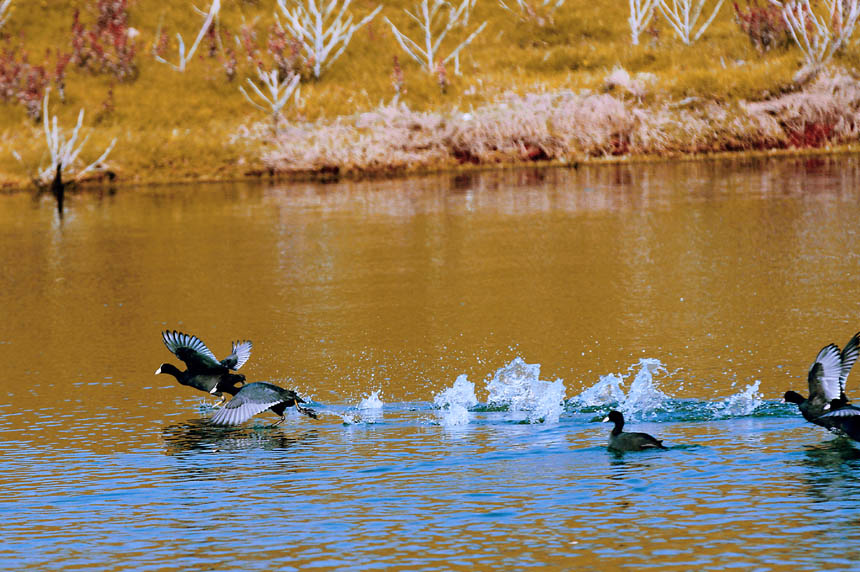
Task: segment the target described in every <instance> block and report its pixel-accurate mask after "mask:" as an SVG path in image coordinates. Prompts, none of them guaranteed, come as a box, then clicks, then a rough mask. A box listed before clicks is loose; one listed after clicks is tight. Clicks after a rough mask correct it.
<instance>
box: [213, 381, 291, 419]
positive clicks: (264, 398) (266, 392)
mask: <svg viewBox="0 0 860 572" xmlns="http://www.w3.org/2000/svg"><path fill="white" fill-rule="evenodd" d="M283 402H284V398H283V396H282V394H281V391H280V388H278V387H276V386H274V385H271V384H268V383H262V382H255V383H249V384H248V385H246V386H244V387H242V389H240V390H239V392H238V393H237V394H236V395H235V396H234V397H233V399H231V400H230V401H228V402H227V404H226V405H224V407H222V408H221V409H220V410H218V411H217V412H216V413H215V414H214V415H213V416H212V417H211V418H210V419H209V422H210V423H212V424H213V425H239V424H241V423H244V422H245V421H247V420H248V419H250V418H251V417H253V416H254V415H256V414H258V413H262V412H263V411H265V410H267V409H269V408H271V407H274V406H275V405H278V404H279V403H283Z"/></svg>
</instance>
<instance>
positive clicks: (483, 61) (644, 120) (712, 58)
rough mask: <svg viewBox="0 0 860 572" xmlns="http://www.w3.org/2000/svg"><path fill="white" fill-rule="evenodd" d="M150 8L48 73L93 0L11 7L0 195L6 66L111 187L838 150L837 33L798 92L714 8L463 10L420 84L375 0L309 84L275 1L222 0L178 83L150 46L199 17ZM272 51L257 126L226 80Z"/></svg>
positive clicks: (16, 116)
mask: <svg viewBox="0 0 860 572" xmlns="http://www.w3.org/2000/svg"><path fill="white" fill-rule="evenodd" d="M103 1H104V0H103ZM162 4H163V3H160V2H156V1H154V0H129V2H128V6H127V8H128V11H127V14H128V20H127V25H128V27H130V28H133V29H134V31H133V32H132V34H131V36H133V44H132V45H133V47H134V54H133V55H132V56H129V54H128V52H125V53H124V54H123V55H122V57H119V56H117V57H115V58H114V60H115V61H111V60H110V57H111V49H113V48H112V47H111V45H108V46H107V48H105V46H104V45H102V46H101V47H102V48H103V49H104V51H106V52H107V56H108V57H107V61H108V63H107V64H104V63H101V64H100V63H99V62H94V58H93V57H90V59H89V61H86V62H83V63H80V62H77V61H75V58H74V57H73V58H72V60H71V61H69V63H68V65H67V66H66V67H65V70H64V72H63V73H62V74H61V75H62V81H60V80H59V79H58V77H57V75H58V74H57V73H56V70H57V64H58V62H59V63H62V62H63V61H64V59H65V58H66V57H68V55H70V54H72V53H73V52H74V51H75V46H74V42H75V39H76V38H78V39H80V38H81V37H86V34H81V33H80V30H81V29H83V30H84V31H85V32H89V31H92V30H96V29H97V19H98V16H99V10H98V5H99V3H98V2H96V1H95V0H92V1H87V2H85V1H82V0H76V1H72V2H60V1H58V0H33V1H28V2H25V1H23V0H17V1H16V2H14V3H13V12H12V14H11V16H10V17H9V19H8V21H7V22H6V24H5V26H4V27H3V29H2V34H3V38H2V45H0V52H2V56H0V84H2V81H3V78H4V77H5V78H6V79H5V81H6V84H7V85H11V84H14V85H16V86H17V89H18V90H19V91H24V92H26V93H25V94H24V96H21V95H12V96H9V95H8V93H7V95H6V97H5V98H0V185H3V186H23V185H27V184H28V182H29V178H28V175H27V172H26V170H25V168H24V167H23V166H22V165H21V163H19V162H18V161H17V160H16V159H15V158H14V157H13V155H12V151H17V152H18V153H19V154H20V155H21V157H22V159H23V161H24V164H25V165H28V166H29V167H30V168H31V169H33V168H35V166H36V165H38V164H39V163H40V161H44V157H45V142H44V134H43V132H42V124H41V122H40V119H39V117H38V115H39V114H38V107H39V106H38V105H34V104H33V102H34V101H41V99H40V93H41V92H39V89H38V88H39V87H40V86H39V85H28V82H27V81H25V80H23V79H21V78H19V80H18V83H17V84H15V83H14V81H13V80H10V79H9V78H10V77H11V76H12V75H14V73H15V72H14V71H10V70H16V69H17V70H18V72H17V73H18V74H19V75H21V74H24V73H30V74H31V75H34V76H35V77H36V79H35V80H33V81H30V82H29V83H30V84H33V83H34V82H35V83H36V84H38V83H39V82H38V81H37V80H38V71H34V70H38V69H39V68H42V69H43V70H44V74H43V76H44V81H43V83H44V85H43V86H42V88H43V89H44V87H47V86H50V88H51V92H50V98H51V99H50V113H51V114H56V115H57V116H58V121H59V123H60V124H61V125H63V126H67V128H69V129H71V127H73V126H74V123H75V119H76V117H77V114H78V111H79V110H80V109H81V108H83V109H85V110H86V117H85V120H84V125H85V127H86V128H87V129H89V132H90V138H89V140H88V142H87V145H86V147H84V150H83V151H82V154H81V157H82V158H83V159H84V160H88V161H92V160H94V159H95V158H96V157H97V156H98V155H99V154H100V153H101V151H102V150H103V149H104V148H105V147H106V146H107V145H108V144H109V142H110V141H111V140H113V139H114V138H115V139H116V140H117V142H116V146H115V148H114V150H113V152H112V153H111V155H110V157H109V160H108V166H109V168H110V169H111V171H113V172H114V173H116V175H117V176H118V177H119V179H120V180H121V181H126V182H160V181H175V180H204V179H228V178H240V177H246V176H256V175H258V174H260V173H269V172H283V173H291V174H301V175H307V174H309V173H311V174H312V173H323V174H331V173H339V174H343V173H349V172H367V171H372V172H383V173H384V172H387V171H390V170H392V169H394V170H398V171H399V170H404V171H408V170H410V169H416V168H420V169H432V168H437V167H449V166H454V165H458V164H463V163H468V164H475V163H477V164H484V163H499V162H517V161H535V160H553V161H581V160H588V159H589V158H595V157H596V158H600V157H606V156H630V155H671V154H690V153H708V152H721V151H737V150H760V149H768V148H776V149H791V148H809V147H822V146H827V145H832V144H845V143H848V144H850V143H852V142H853V141H856V130H855V127H854V125H855V124H856V123H855V121H854V115H856V109H857V108H858V106H860V97H858V95H857V94H855V93H854V91H855V88H854V83H856V82H855V80H854V79H853V77H852V74H853V70H854V69H855V67H856V65H855V64H856V62H858V61H860V47H858V46H857V44H856V42H855V43H852V44H849V45H847V46H846V47H845V48H844V49H843V50H841V51H840V52H839V53H838V54H837V56H836V58H835V59H834V61H833V62H832V64H831V66H832V67H833V69H836V70H838V71H836V72H831V73H827V74H825V75H824V76H823V78H819V79H817V80H813V81H809V82H805V83H804V82H798V81H795V79H794V76H795V74H796V73H797V72H798V70H799V69H800V67H801V64H802V54H801V53H800V51H799V50H798V49H797V48H796V47H795V46H794V45H793V44H792V43H791V42H789V41H787V36H783V37H782V39H781V40H780V41H778V42H774V45H773V47H771V48H770V49H767V50H763V49H761V48H760V47H757V46H756V45H755V44H754V42H753V41H751V38H750V35H749V34H748V33H745V32H744V30H743V29H742V27H741V26H740V25H739V23H738V20H737V17H736V15H735V10H734V9H733V7H732V6H730V5H724V6H723V7H722V9H721V11H720V13H719V14H718V15H717V17H716V19H715V20H714V22H713V23H712V24H711V26H710V27H709V28H708V29H707V31H706V32H705V33H704V35H703V36H702V37H701V38H700V39H699V40H698V41H697V42H695V43H694V44H692V45H689V46H688V45H684V44H683V43H682V42H681V41H680V40H678V38H677V37H676V36H675V35H674V34H673V32H672V30H671V28H670V27H669V25H668V24H667V23H666V22H665V21H664V20H663V19H662V17H661V16H660V15H659V14H656V15H655V17H654V20H653V22H652V24H651V26H650V28H649V29H648V30H647V31H646V33H645V34H643V36H642V40H641V45H638V46H633V45H631V42H630V29H629V26H628V24H627V17H628V5H627V2H626V1H623V0H613V1H612V2H591V1H587V0H567V1H566V2H565V3H564V4H563V5H562V6H561V7H560V8H558V9H557V10H556V11H555V12H554V13H553V14H552V18H551V21H550V18H549V17H548V14H544V20H545V21H544V22H543V25H541V23H539V22H538V21H537V18H530V17H525V18H522V17H518V16H516V15H515V14H512V13H511V12H509V11H506V10H504V9H502V8H501V7H500V6H499V5H498V4H497V3H495V2H491V1H489V0H482V1H481V2H478V3H476V5H475V7H474V10H473V11H472V14H471V16H470V24H469V26H467V27H466V28H465V29H463V30H459V29H455V30H452V31H451V32H450V40H448V41H450V42H451V43H450V44H447V43H446V44H443V53H444V50H445V49H451V48H450V47H449V46H454V45H456V44H457V41H458V40H462V39H463V37H464V36H465V34H466V33H467V32H469V31H471V30H474V29H475V28H477V26H478V25H479V24H480V23H482V22H487V24H486V27H485V28H484V30H483V31H482V32H481V33H480V34H479V35H478V36H477V37H476V39H475V40H474V41H473V42H472V43H471V44H470V45H469V46H467V47H466V48H464V50H463V52H462V53H461V56H460V58H459V60H460V64H459V67H460V70H461V74H460V75H457V74H456V73H455V72H454V64H453V61H451V62H449V63H448V64H447V65H446V66H445V68H444V70H435V71H434V72H433V73H428V72H427V71H425V70H423V69H421V68H420V67H419V65H418V64H417V63H416V62H415V61H413V60H412V59H410V58H409V56H408V55H406V54H405V52H403V50H402V49H401V48H400V46H399V45H398V43H397V41H396V39H395V36H394V34H393V32H392V30H391V28H390V27H389V25H388V24H387V22H386V21H385V18H386V17H387V18H389V19H390V20H391V21H392V22H394V23H395V24H396V25H398V27H399V28H400V29H402V30H404V31H406V32H407V33H409V34H410V35H411V36H412V37H414V38H417V37H418V30H417V26H416V25H414V24H413V25H408V17H407V16H406V14H405V13H404V11H403V9H404V8H412V7H413V3H412V2H406V1H399V0H397V1H389V2H385V3H383V8H382V12H381V13H380V14H378V15H377V16H376V17H375V18H374V19H373V20H372V21H371V22H370V23H369V24H368V25H366V26H364V27H363V28H361V29H360V30H358V31H357V32H356V33H355V35H354V37H353V38H352V41H351V43H350V44H349V45H348V47H347V48H346V50H345V52H344V53H343V55H342V56H341V57H340V59H339V60H337V61H336V62H335V63H334V64H333V65H332V66H331V67H330V68H329V69H328V70H326V71H325V72H324V73H323V74H322V75H321V76H320V77H319V78H314V77H313V74H312V73H311V64H312V62H309V61H307V59H306V58H304V57H303V56H302V54H301V53H298V52H297V51H296V50H295V47H294V44H293V43H292V42H291V40H290V38H288V37H286V38H285V37H284V36H283V35H281V36H278V34H277V33H276V32H275V30H274V28H273V26H274V24H275V17H274V14H275V13H276V12H278V8H277V6H276V3H275V1H274V0H224V3H223V7H222V9H221V13H220V17H219V21H218V28H217V34H216V33H212V34H209V35H207V37H206V38H204V40H203V41H202V43H201V45H200V48H199V49H198V51H197V54H196V55H195V57H194V58H193V59H192V61H190V62H189V63H188V66H187V69H186V71H185V72H178V71H175V70H173V69H171V67H169V66H167V65H165V64H163V63H159V62H157V61H155V59H154V57H153V55H152V51H153V48H155V49H156V50H160V53H161V54H162V55H163V57H164V58H165V59H167V60H170V61H175V60H176V59H177V56H176V47H177V46H176V40H175V34H176V32H180V33H181V34H182V35H183V37H184V38H185V42H186V45H190V44H191V42H192V41H193V38H194V36H195V35H196V33H197V32H198V30H199V29H200V25H201V23H202V21H203V18H202V17H201V16H200V15H199V14H197V13H195V12H194V11H193V10H192V7H191V4H190V3H184V2H172V3H170V4H171V5H170V6H169V7H165V6H163V5H162ZM376 6H377V4H376V3H374V2H371V1H370V0H356V1H355V2H354V3H353V4H352V6H351V7H350V9H351V11H353V12H354V13H355V14H356V17H357V18H360V17H362V16H364V15H366V14H368V13H370V12H371V11H372V10H373V9H374V8H375V7H376ZM76 10H77V11H78V12H79V18H78V22H79V24H78V26H79V28H78V33H77V35H76V34H75V32H74V30H73V22H74V21H75V16H74V15H75V11H76ZM741 10H742V11H744V10H748V7H747V6H746V5H741ZM281 18H282V19H283V16H282V15H281ZM159 31H161V32H166V35H164V36H162V35H160V34H159ZM784 32H785V31H784V30H783V31H782V33H783V34H784ZM237 38H238V41H237ZM165 40H167V43H165ZM105 42H107V40H106V39H105V38H104V37H102V44H105ZM120 43H121V42H120ZM124 45H125V48H126V49H128V44H124ZM278 58H280V60H279V59H278ZM119 60H122V61H119ZM285 60H288V61H287V64H288V65H289V66H292V69H295V70H296V71H298V72H300V73H302V76H303V78H302V82H301V93H300V95H301V97H300V100H299V102H298V103H294V102H293V101H291V102H290V103H289V104H287V106H286V107H285V108H284V112H283V116H284V117H283V120H281V121H279V122H278V124H277V126H276V127H275V126H274V125H273V121H272V119H271V117H268V116H267V115H266V114H265V113H263V112H262V111H260V110H257V109H255V108H254V107H252V106H251V105H250V104H249V103H248V102H247V101H246V100H245V98H244V97H243V95H242V94H241V93H240V91H239V89H238V87H239V86H240V85H242V84H243V82H245V81H246V78H249V77H256V72H255V70H256V68H257V67H258V66H260V65H261V64H262V67H264V68H266V69H272V68H273V67H274V66H275V65H276V64H277V63H278V62H279V61H280V63H281V64H282V65H284V61H285ZM126 64H127V67H126V68H123V69H120V68H122V66H123V65H126ZM16 65H17V66H18V67H17V68H16V67H15V66H16ZM21 70H23V71H21ZM118 70H119V71H118ZM61 83H62V85H60V84H61ZM245 85H246V87H247V84H245ZM0 87H2V85H0ZM61 87H62V89H61ZM61 91H63V92H64V97H63V98H62V100H61V98H60V92H61ZM31 92H32V93H31ZM28 98H29V99H28ZM28 101H29V104H28ZM28 105H29V106H28Z"/></svg>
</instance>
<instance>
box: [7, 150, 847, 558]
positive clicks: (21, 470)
mask: <svg viewBox="0 0 860 572" xmlns="http://www.w3.org/2000/svg"><path fill="white" fill-rule="evenodd" d="M858 225H860V160H858V158H857V157H855V156H839V157H832V158H804V159H780V160H776V159H772V160H747V161H734V162H728V161H726V162H722V161H713V162H712V161H708V162H696V163H675V164H635V165H633V164H631V165H614V166H610V165H607V166H593V167H581V168H580V169H578V170H573V169H571V170H563V169H556V170H543V171H533V170H521V171H495V172H476V173H465V174H456V175H442V176H434V177H427V178H420V179H408V180H397V181H372V182H353V183H340V184H331V185H314V184H254V185H250V184H233V185H177V186H169V187H168V186H165V187H151V188H131V187H129V188H126V187H119V188H117V189H115V190H111V191H104V192H85V193H76V194H71V195H70V196H67V198H66V203H65V210H64V213H63V215H62V216H60V215H59V214H58V212H57V210H56V207H55V204H54V203H53V201H52V199H51V197H48V196H42V197H35V198H34V197H32V196H30V195H27V194H12V195H0V265H2V266H0V362H2V364H3V368H2V374H0V388H2V392H3V395H5V396H6V399H4V400H3V402H2V403H0V486H2V490H3V495H2V501H0V512H2V514H0V517H1V518H0V538H2V540H3V541H2V543H0V566H2V568H3V569H7V570H9V569H21V570H23V569H27V570H37V569H38V570H82V569H86V570H117V571H119V570H309V569H320V570H335V569H338V570H340V569H344V570H346V569H352V570H371V569H408V570H476V569H496V570H514V569H524V568H541V569H565V570H608V569H612V568H630V569H646V568H653V569H660V570H723V569H726V568H731V567H735V568H739V569H744V570H751V569H756V570H824V569H833V570H849V569H860V564H858V562H860V519H858V517H857V514H858V509H860V450H858V448H857V445H856V444H854V443H852V442H849V441H846V440H844V439H841V438H837V437H835V436H833V435H830V434H828V433H827V432H826V431H824V430H823V429H821V428H819V427H817V426H813V425H811V424H808V423H806V422H805V421H803V419H802V418H801V417H800V415H799V414H798V412H797V410H796V408H795V407H794V406H789V405H784V404H781V403H780V402H779V398H780V397H781V395H782V393H783V392H785V391H786V390H787V389H795V390H798V391H800V392H801V393H803V394H806V393H807V390H806V373H807V370H808V368H809V366H810V364H811V362H812V361H813V359H814V357H815V355H816V353H817V351H818V350H819V349H820V348H821V347H822V346H823V345H825V344H827V343H829V342H835V343H837V344H839V345H840V346H841V345H843V344H844V343H845V342H846V341H847V340H848V339H849V338H850V337H851V335H852V334H853V333H854V332H855V331H857V330H860V240H858V233H857V231H858ZM165 329H170V330H173V329H177V330H180V331H185V332H189V333H192V334H195V335H197V336H199V337H200V338H201V339H202V340H203V341H204V342H206V343H207V345H208V346H209V347H210V348H211V349H212V350H213V351H214V352H215V354H216V355H218V356H219V357H223V356H224V355H226V354H227V353H228V352H229V349H230V341H231V340H236V339H251V340H253V342H254V349H253V353H252V355H251V359H250V360H249V362H248V363H247V364H246V365H245V366H244V367H243V368H242V370H241V371H242V373H244V374H245V375H246V376H247V377H248V380H249V381H262V380H265V381H270V382H273V383H277V384H279V385H282V386H285V387H291V388H294V389H296V390H297V391H298V392H299V393H300V394H301V395H303V396H305V397H306V398H307V399H308V400H309V401H311V402H312V406H313V407H314V408H315V409H316V410H317V411H318V412H319V413H320V419H319V420H317V421H314V420H312V419H308V418H306V417H301V416H299V415H297V414H296V413H295V412H291V413H290V414H289V415H288V417H287V422H286V423H284V424H283V425H281V426H278V427H273V426H271V425H270V424H271V423H272V422H274V421H276V420H277V418H276V417H275V416H274V415H273V414H271V413H269V412H267V413H263V414H261V415H259V416H257V417H256V418H254V419H253V420H251V421H250V422H248V423H247V424H246V425H245V426H243V427H239V428H233V429H217V428H213V427H211V426H208V425H206V423H205V419H206V418H207V417H208V416H209V415H211V412H212V411H213V408H212V404H213V403H214V401H215V400H214V399H213V398H211V397H209V396H207V395H205V394H203V393H200V392H196V391H195V390H193V389H191V388H188V387H183V386H180V385H178V384H177V383H176V382H175V380H174V379H173V378H172V377H169V376H163V375H162V376H155V375H153V372H154V371H155V369H156V368H157V367H158V366H159V364H161V363H162V362H165V361H166V362H173V363H178V361H177V360H176V359H175V358H174V357H173V356H172V355H171V354H170V353H169V352H168V351H167V349H165V347H164V345H163V343H162V341H161V331H163V330H165ZM855 376H860V373H855V374H854V376H852V377H850V378H849V380H848V393H849V395H851V394H854V395H858V392H857V391H856V384H855V383H854V380H855ZM613 407H614V408H620V409H621V410H623V411H624V412H625V415H626V417H627V420H628V427H629V429H630V430H639V431H647V432H649V433H652V434H654V435H656V436H657V437H659V438H661V439H664V440H665V444H666V445H667V446H668V447H669V449H668V450H666V451H654V452H642V453H630V454H626V455H623V456H621V455H615V454H612V453H610V452H608V451H607V450H606V440H607V436H608V433H609V429H610V427H609V426H608V424H601V423H599V421H600V420H601V419H602V418H603V417H604V416H605V414H606V413H607V412H608V411H609V410H610V408H613Z"/></svg>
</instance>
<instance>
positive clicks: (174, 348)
mask: <svg viewBox="0 0 860 572" xmlns="http://www.w3.org/2000/svg"><path fill="white" fill-rule="evenodd" d="M161 336H162V338H163V340H164V345H165V346H167V349H168V350H170V351H171V352H173V354H174V355H175V356H176V357H178V358H179V359H180V360H182V361H183V362H185V365H186V367H187V368H188V369H186V370H185V371H181V370H180V369H179V368H177V367H176V366H174V365H173V364H169V363H163V364H161V366H160V367H159V368H158V369H157V370H155V374H156V375H158V374H162V373H163V374H168V375H172V376H173V377H175V378H176V380H177V381H178V382H179V383H180V384H182V385H187V386H189V387H193V388H195V389H199V390H200V391H205V392H206V393H209V394H212V395H215V396H217V397H221V398H222V399H221V403H223V402H224V399H225V398H224V395H223V394H224V393H227V394H230V395H235V394H236V393H237V392H238V391H239V388H240V387H241V385H242V384H244V383H245V376H244V375H242V374H234V373H230V370H238V369H239V368H241V367H242V366H243V365H244V364H245V362H246V361H248V358H250V357H251V348H252V346H253V344H252V343H251V342H250V341H247V340H246V341H243V342H238V341H236V342H233V352H232V353H231V354H230V355H229V356H227V357H226V358H224V359H223V360H221V361H218V359H217V358H216V357H215V354H213V353H212V351H211V350H210V349H209V348H207V347H206V344H204V343H203V342H202V341H201V340H200V339H199V338H197V337H196V336H192V335H189V334H183V333H182V332H177V331H176V330H174V331H172V332H170V331H165V332H163V333H162V334H161Z"/></svg>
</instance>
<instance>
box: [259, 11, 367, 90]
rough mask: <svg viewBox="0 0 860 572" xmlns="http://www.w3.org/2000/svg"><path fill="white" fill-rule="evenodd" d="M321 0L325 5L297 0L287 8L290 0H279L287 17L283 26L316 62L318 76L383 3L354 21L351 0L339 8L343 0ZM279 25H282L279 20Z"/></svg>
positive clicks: (316, 75) (336, 57) (315, 71)
mask: <svg viewBox="0 0 860 572" xmlns="http://www.w3.org/2000/svg"><path fill="white" fill-rule="evenodd" d="M321 2H322V5H321V6H317V0H298V2H297V4H296V6H295V7H294V8H292V9H290V8H287V0H278V7H279V8H280V9H281V12H283V14H284V18H285V19H286V21H285V23H284V25H283V27H284V29H286V30H287V31H289V32H290V33H291V34H292V35H293V36H294V37H295V38H296V39H297V40H298V41H299V42H300V43H301V45H302V49H303V50H304V52H305V54H306V56H307V57H308V59H309V60H310V61H311V62H313V72H314V77H316V78H319V77H320V75H321V74H322V72H323V71H325V70H326V69H328V67H329V66H331V65H332V64H333V63H334V62H335V61H337V59H338V58H339V57H340V55H341V54H342V53H343V51H344V50H345V49H346V46H347V45H349V42H350V40H352V35H353V34H354V33H355V32H356V30H358V29H360V28H361V27H362V26H364V25H365V24H367V23H368V22H370V21H371V20H373V18H374V17H375V16H376V15H377V14H378V13H379V11H380V10H382V6H381V5H380V6H377V7H376V9H375V10H374V11H373V12H371V13H370V14H368V15H367V16H366V17H364V18H363V19H362V20H361V21H360V22H358V23H357V24H353V23H352V14H350V13H348V12H347V9H348V8H349V4H350V2H351V0H343V4H342V5H341V6H340V8H338V4H339V3H340V2H341V0H328V1H327V2H326V0H321ZM275 17H276V18H277V14H276V15H275ZM278 25H281V24H280V21H279V22H278ZM335 50H337V51H335ZM332 52H333V53H332Z"/></svg>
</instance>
